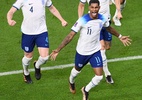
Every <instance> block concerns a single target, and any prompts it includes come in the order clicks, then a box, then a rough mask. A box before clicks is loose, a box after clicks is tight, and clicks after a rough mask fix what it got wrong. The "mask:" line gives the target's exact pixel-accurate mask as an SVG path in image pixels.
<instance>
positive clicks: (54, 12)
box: [49, 5, 65, 22]
mask: <svg viewBox="0 0 142 100" xmlns="http://www.w3.org/2000/svg"><path fill="white" fill-rule="evenodd" d="M49 10H50V12H51V13H52V14H53V15H54V16H55V17H57V18H58V19H59V20H60V21H61V22H62V21H65V20H64V19H63V18H62V16H61V14H60V12H59V11H58V10H57V9H56V7H54V6H53V5H52V6H51V7H50V8H49Z"/></svg>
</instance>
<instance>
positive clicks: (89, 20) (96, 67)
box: [50, 0, 131, 100]
mask: <svg viewBox="0 0 142 100" xmlns="http://www.w3.org/2000/svg"><path fill="white" fill-rule="evenodd" d="M99 4H100V3H99V1H98V0H90V2H89V11H90V13H88V14H85V15H84V16H82V17H80V18H79V19H78V20H77V21H76V23H75V24H74V25H73V26H72V28H71V32H70V33H69V34H68V35H67V36H66V37H65V39H64V40H63V41H62V42H61V44H60V45H59V46H58V48H57V49H55V50H53V51H52V53H51V54H50V56H51V60H55V59H56V57H57V55H58V53H59V52H60V51H61V50H62V49H63V48H64V47H65V46H66V45H67V44H69V43H70V42H71V40H72V39H73V38H74V36H75V35H76V34H77V32H79V31H80V36H79V39H78V43H77V47H76V55H75V66H74V67H73V68H72V70H71V73H70V76H69V85H70V91H71V93H73V94H74V93H75V92H76V89H75V77H77V75H78V74H79V73H80V72H81V70H82V68H83V67H84V66H85V65H86V64H87V63H88V62H89V63H90V65H91V66H92V68H93V71H94V73H95V76H94V77H93V78H92V80H91V81H90V82H89V83H88V84H87V85H86V86H84V87H82V93H83V100H88V98H89V97H88V96H89V91H90V89H91V88H93V87H95V86H97V85H98V84H99V82H100V81H101V80H102V78H103V73H102V71H103V61H102V56H101V53H100V49H101V44H100V39H99V38H100V31H101V29H102V27H106V29H107V31H109V32H110V33H111V34H113V35H115V36H116V37H118V38H119V39H120V41H121V42H122V43H123V44H124V46H128V45H129V44H131V39H130V38H129V36H122V35H121V34H119V33H118V32H117V31H116V30H115V29H114V28H112V27H111V26H110V24H109V21H108V20H107V19H106V18H105V17H104V16H103V15H102V14H99V13H98V12H99V9H100V6H99ZM86 75H87V74H86Z"/></svg>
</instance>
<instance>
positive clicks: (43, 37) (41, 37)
mask: <svg viewBox="0 0 142 100" xmlns="http://www.w3.org/2000/svg"><path fill="white" fill-rule="evenodd" d="M35 45H36V46H37V47H43V48H49V40H48V32H43V33H41V34H38V35H27V34H24V33H22V42H21V47H22V49H23V50H24V51H25V52H28V53H29V52H32V51H33V49H34V47H35Z"/></svg>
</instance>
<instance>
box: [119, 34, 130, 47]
mask: <svg viewBox="0 0 142 100" xmlns="http://www.w3.org/2000/svg"><path fill="white" fill-rule="evenodd" d="M120 41H121V42H122V43H123V44H124V46H129V45H130V44H131V41H132V40H131V39H130V38H129V36H122V37H121V38H120Z"/></svg>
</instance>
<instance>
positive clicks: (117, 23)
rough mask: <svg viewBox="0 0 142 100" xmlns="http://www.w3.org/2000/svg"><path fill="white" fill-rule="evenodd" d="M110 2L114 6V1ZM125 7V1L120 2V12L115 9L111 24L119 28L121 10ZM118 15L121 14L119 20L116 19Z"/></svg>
mask: <svg viewBox="0 0 142 100" xmlns="http://www.w3.org/2000/svg"><path fill="white" fill-rule="evenodd" d="M112 1H113V3H114V4H115V2H114V1H115V0H112ZM125 5H126V0H120V12H119V11H118V10H117V9H116V11H115V14H114V16H113V22H114V24H115V25H116V26H121V22H120V19H121V18H122V10H123V9H124V7H125ZM119 13H120V14H121V18H118V17H117V16H118V14H119Z"/></svg>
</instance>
